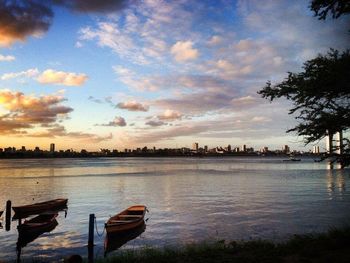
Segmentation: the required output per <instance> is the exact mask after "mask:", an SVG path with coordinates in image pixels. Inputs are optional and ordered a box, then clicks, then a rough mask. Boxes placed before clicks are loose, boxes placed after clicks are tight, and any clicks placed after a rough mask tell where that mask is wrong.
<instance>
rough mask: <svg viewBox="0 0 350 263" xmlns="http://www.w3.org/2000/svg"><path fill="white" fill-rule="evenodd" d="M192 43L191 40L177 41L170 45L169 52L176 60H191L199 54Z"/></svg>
mask: <svg viewBox="0 0 350 263" xmlns="http://www.w3.org/2000/svg"><path fill="white" fill-rule="evenodd" d="M192 45H193V42H192V41H178V42H176V43H175V44H174V45H173V46H172V47H171V51H170V52H171V54H173V55H174V57H175V60H176V61H178V62H184V61H188V60H193V59H196V58H197V57H198V56H199V52H198V50H197V49H195V48H193V47H192Z"/></svg>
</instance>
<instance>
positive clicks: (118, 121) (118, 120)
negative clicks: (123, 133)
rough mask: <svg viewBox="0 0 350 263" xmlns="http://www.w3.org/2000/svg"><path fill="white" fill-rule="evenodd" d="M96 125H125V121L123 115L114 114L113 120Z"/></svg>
mask: <svg viewBox="0 0 350 263" xmlns="http://www.w3.org/2000/svg"><path fill="white" fill-rule="evenodd" d="M98 126H109V127H117V126H119V127H124V126H126V121H125V119H124V118H123V117H120V116H116V117H115V118H114V120H113V121H110V122H109V123H107V124H100V125H98Z"/></svg>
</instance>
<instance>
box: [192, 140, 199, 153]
mask: <svg viewBox="0 0 350 263" xmlns="http://www.w3.org/2000/svg"><path fill="white" fill-rule="evenodd" d="M198 148H199V147H198V142H195V143H193V144H192V150H193V151H195V152H198Z"/></svg>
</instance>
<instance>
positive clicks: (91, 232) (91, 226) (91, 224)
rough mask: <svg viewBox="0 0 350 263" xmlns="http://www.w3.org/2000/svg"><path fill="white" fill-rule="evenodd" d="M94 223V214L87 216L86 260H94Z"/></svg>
mask: <svg viewBox="0 0 350 263" xmlns="http://www.w3.org/2000/svg"><path fill="white" fill-rule="evenodd" d="M94 225H95V214H90V216H89V241H88V262H93V260H94Z"/></svg>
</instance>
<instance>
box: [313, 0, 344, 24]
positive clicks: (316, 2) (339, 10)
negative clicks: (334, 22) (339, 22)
mask: <svg viewBox="0 0 350 263" xmlns="http://www.w3.org/2000/svg"><path fill="white" fill-rule="evenodd" d="M310 8H311V10H312V11H314V12H315V16H317V17H318V19H320V20H324V19H326V17H327V15H328V14H329V13H330V14H331V16H332V18H338V17H340V16H341V15H343V14H349V13H350V1H349V0H313V1H312V2H311V5H310Z"/></svg>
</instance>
